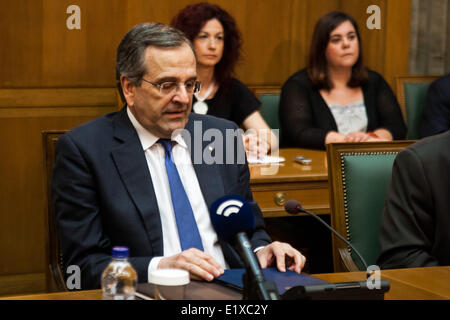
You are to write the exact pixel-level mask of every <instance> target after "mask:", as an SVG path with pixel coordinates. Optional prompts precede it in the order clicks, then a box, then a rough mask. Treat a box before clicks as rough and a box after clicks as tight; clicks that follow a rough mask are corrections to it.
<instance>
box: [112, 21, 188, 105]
mask: <svg viewBox="0 0 450 320" xmlns="http://www.w3.org/2000/svg"><path fill="white" fill-rule="evenodd" d="M185 43H186V44H188V45H189V46H190V47H191V49H192V52H193V53H194V55H195V50H194V47H193V45H192V43H191V41H190V40H189V39H188V38H187V37H186V36H185V34H184V33H183V32H181V31H180V30H178V29H176V28H174V27H172V26H168V25H165V24H162V23H143V24H138V25H136V26H134V27H133V28H131V29H130V30H129V31H128V32H127V33H126V34H125V36H124V37H123V39H122V41H121V42H120V44H119V46H118V48H117V56H116V82H117V88H118V89H119V93H120V96H121V98H122V101H124V102H125V98H124V96H123V92H122V86H121V84H120V76H121V75H124V76H125V77H127V78H128V79H129V80H130V81H131V82H132V83H134V84H135V85H136V86H140V85H141V82H142V81H141V80H142V77H143V76H144V74H145V73H146V72H147V71H148V70H146V68H145V50H146V49H147V47H149V46H153V47H157V48H171V47H180V46H182V45H183V44H185Z"/></svg>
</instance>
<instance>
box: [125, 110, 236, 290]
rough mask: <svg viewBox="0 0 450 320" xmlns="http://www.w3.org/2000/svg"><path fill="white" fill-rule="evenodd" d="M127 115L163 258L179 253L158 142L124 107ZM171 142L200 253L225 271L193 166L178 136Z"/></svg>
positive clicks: (153, 262)
mask: <svg viewBox="0 0 450 320" xmlns="http://www.w3.org/2000/svg"><path fill="white" fill-rule="evenodd" d="M127 114H128V117H129V118H130V121H131V123H132V124H133V126H134V128H135V129H136V131H137V134H138V136H139V140H140V141H141V144H142V149H143V150H144V151H145V158H146V159H147V164H148V168H149V171H150V176H151V178H152V182H153V189H154V190H155V195H156V200H157V202H158V209H159V213H160V217H161V225H162V234H163V246H164V256H163V257H169V256H172V255H175V254H177V253H180V252H181V245H180V238H179V236H178V229H177V223H176V219H175V213H174V211H173V205H172V197H171V194H170V185H169V180H168V178H167V173H166V166H165V162H164V156H165V154H164V153H165V151H164V147H163V146H162V145H161V144H160V143H157V141H158V139H159V138H158V137H156V136H154V135H153V134H151V133H150V132H149V131H148V130H146V129H145V128H144V127H143V126H142V125H141V124H140V123H139V122H138V121H137V120H136V118H135V117H134V115H133V114H132V113H131V111H130V109H129V108H127ZM172 141H175V142H177V143H176V144H175V145H174V146H173V149H172V153H173V160H174V162H175V165H176V167H177V170H178V174H179V175H180V179H181V182H182V184H183V186H184V190H185V191H186V194H187V197H188V199H189V202H190V203H191V207H192V211H193V212H194V217H195V221H196V222H197V227H198V231H199V233H200V237H201V239H202V244H203V248H204V252H206V253H208V254H210V255H211V256H213V257H214V259H216V261H217V262H218V263H219V264H220V265H221V266H222V268H224V269H226V268H227V267H228V266H227V264H226V262H225V257H224V255H223V252H222V248H221V247H220V244H219V242H218V237H217V234H216V232H215V231H214V228H213V226H212V224H211V219H210V216H209V210H208V207H207V205H206V202H205V199H204V198H203V194H202V191H201V189H200V185H199V183H198V179H197V175H196V174H195V171H194V166H193V165H192V160H191V156H190V153H189V149H188V147H187V145H186V143H185V141H184V140H183V138H182V136H181V135H176V136H174V137H172ZM163 257H154V258H153V259H152V260H151V261H150V263H149V267H148V279H149V281H150V278H151V276H150V275H151V272H152V271H153V270H156V269H157V268H158V264H159V261H160V260H161V259H162V258H163Z"/></svg>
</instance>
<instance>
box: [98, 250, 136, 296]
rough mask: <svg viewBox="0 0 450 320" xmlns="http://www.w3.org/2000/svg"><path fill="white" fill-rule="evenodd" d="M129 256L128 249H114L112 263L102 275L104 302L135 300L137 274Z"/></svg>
mask: <svg viewBox="0 0 450 320" xmlns="http://www.w3.org/2000/svg"><path fill="white" fill-rule="evenodd" d="M128 256H129V250H128V248H127V247H114V248H113V249H112V261H111V263H110V264H109V265H108V266H107V267H106V269H105V271H103V274H102V291H103V300H134V295H135V292H136V286H137V273H136V271H135V270H134V268H133V266H132V265H131V264H130V263H129V262H128Z"/></svg>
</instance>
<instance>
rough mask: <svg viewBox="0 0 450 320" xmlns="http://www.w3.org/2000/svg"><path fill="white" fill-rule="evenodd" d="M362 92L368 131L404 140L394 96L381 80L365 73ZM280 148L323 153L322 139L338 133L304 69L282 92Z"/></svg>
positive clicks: (288, 82)
mask: <svg viewBox="0 0 450 320" xmlns="http://www.w3.org/2000/svg"><path fill="white" fill-rule="evenodd" d="M368 73H369V79H368V82H367V83H366V84H364V85H363V86H362V87H361V88H362V91H363V95H364V104H365V106H366V113H367V121H368V123H367V131H374V130H376V129H379V128H384V129H387V130H389V132H390V133H391V134H392V136H393V137H394V140H398V139H404V138H405V137H406V125H405V122H404V121H403V117H402V113H401V110H400V106H399V104H398V102H397V99H396V98H395V95H394V93H393V92H392V90H391V88H390V87H389V85H388V84H387V82H386V81H385V80H384V79H383V77H382V76H381V75H380V74H378V73H376V72H374V71H371V70H368ZM279 115H280V125H281V132H282V135H281V143H280V144H281V146H282V147H298V148H315V149H325V137H326V135H327V133H328V132H330V131H337V130H338V128H337V124H336V121H335V120H334V116H333V114H332V113H331V111H330V108H329V107H328V105H327V104H326V102H325V100H324V99H323V98H322V96H321V95H320V92H319V90H317V89H316V88H314V86H313V84H312V82H311V80H310V78H309V76H308V73H307V72H306V69H303V70H300V71H298V72H296V73H294V74H293V75H292V76H291V77H289V79H288V80H287V81H286V83H285V84H284V85H283V88H282V89H281V96H280V108H279Z"/></svg>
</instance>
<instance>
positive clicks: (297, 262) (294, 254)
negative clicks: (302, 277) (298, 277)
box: [256, 241, 306, 273]
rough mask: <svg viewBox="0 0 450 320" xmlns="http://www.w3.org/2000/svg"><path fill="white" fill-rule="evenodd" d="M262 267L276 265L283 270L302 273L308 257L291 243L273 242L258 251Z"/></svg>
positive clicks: (257, 254)
mask: <svg viewBox="0 0 450 320" xmlns="http://www.w3.org/2000/svg"><path fill="white" fill-rule="evenodd" d="M256 256H257V257H258V260H259V263H260V264H261V268H267V267H271V266H273V265H275V263H276V266H277V268H278V270H279V271H281V272H286V267H288V269H289V270H292V271H295V272H297V273H300V272H301V271H302V269H303V266H304V265H305V262H306V258H305V257H304V256H303V255H302V254H301V253H300V252H299V251H298V250H296V249H294V248H293V247H292V246H291V245H290V244H288V243H284V242H278V241H275V242H272V243H271V244H269V245H267V246H265V247H264V248H262V249H261V250H259V251H258V252H256Z"/></svg>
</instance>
